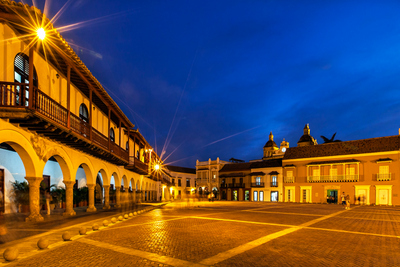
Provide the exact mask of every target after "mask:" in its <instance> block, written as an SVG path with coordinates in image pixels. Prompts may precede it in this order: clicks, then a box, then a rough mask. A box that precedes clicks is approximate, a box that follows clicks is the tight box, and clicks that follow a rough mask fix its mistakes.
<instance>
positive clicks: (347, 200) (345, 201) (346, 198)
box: [340, 192, 350, 210]
mask: <svg viewBox="0 0 400 267" xmlns="http://www.w3.org/2000/svg"><path fill="white" fill-rule="evenodd" d="M340 197H341V199H342V206H344V207H345V209H346V210H349V209H350V196H349V195H347V196H346V195H345V193H344V192H343V194H342V195H341V196H340Z"/></svg>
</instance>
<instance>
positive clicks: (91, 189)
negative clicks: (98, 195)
mask: <svg viewBox="0 0 400 267" xmlns="http://www.w3.org/2000/svg"><path fill="white" fill-rule="evenodd" d="M87 187H88V188H89V207H88V208H87V209H86V212H95V211H96V210H97V209H96V207H95V206H94V187H95V185H94V184H88V185H87Z"/></svg>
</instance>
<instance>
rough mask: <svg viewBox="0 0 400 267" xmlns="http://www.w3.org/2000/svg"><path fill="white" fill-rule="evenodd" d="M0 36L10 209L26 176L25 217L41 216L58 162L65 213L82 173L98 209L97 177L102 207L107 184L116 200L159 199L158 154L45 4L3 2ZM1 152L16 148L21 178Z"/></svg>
mask: <svg viewBox="0 0 400 267" xmlns="http://www.w3.org/2000/svg"><path fill="white" fill-rule="evenodd" d="M41 25H44V26H43V28H44V29H43V30H40V28H42V26H41ZM38 33H40V35H38ZM43 33H44V34H45V36H43ZM0 36H1V37H0V38H1V42H0V62H1V68H2V72H0V144H1V146H2V148H5V149H2V151H3V152H2V153H3V156H1V155H0V158H2V159H4V161H3V162H0V165H1V166H0V190H2V193H3V198H4V199H3V200H4V201H3V203H5V206H4V211H6V212H12V211H13V209H12V207H11V206H12V201H11V199H12V197H13V196H12V190H11V186H10V184H11V182H13V181H17V180H18V179H20V181H21V179H22V180H23V181H27V182H28V183H29V207H30V215H29V217H28V218H27V219H28V220H32V221H40V220H43V217H42V215H41V214H40V194H41V193H40V184H41V182H42V181H43V180H44V178H43V177H44V175H45V174H46V172H47V167H48V166H49V165H48V164H50V165H51V164H56V165H57V168H59V169H60V173H61V175H60V177H58V178H57V177H50V179H53V180H52V181H55V183H56V184H58V185H61V186H63V187H65V189H66V208H65V214H66V215H74V214H75V212H74V210H73V186H74V184H75V183H76V181H77V176H78V173H81V174H82V177H83V178H84V179H85V184H86V186H87V187H88V190H89V203H88V208H87V211H96V208H95V206H94V204H95V203H94V195H95V188H96V184H97V181H99V180H100V181H101V190H104V196H103V198H104V200H103V204H104V208H105V209H108V208H110V201H109V199H110V196H109V194H110V193H111V192H112V191H111V190H110V186H111V189H112V190H114V193H115V200H116V206H117V207H118V206H121V205H126V203H128V202H131V203H132V202H141V201H153V200H156V199H157V198H158V197H159V195H160V192H161V191H160V190H159V187H160V180H159V176H158V175H156V174H155V173H154V172H153V167H154V165H155V164H158V163H160V162H159V161H160V160H159V158H158V156H157V155H156V154H155V153H154V151H153V150H152V148H151V147H150V145H149V144H148V143H147V142H146V140H145V139H144V138H143V136H142V135H141V134H140V133H139V132H138V131H137V130H135V129H134V128H133V127H134V125H133V124H132V123H131V122H130V121H129V119H128V118H127V117H126V116H125V114H124V113H123V112H122V111H121V109H120V108H119V107H118V105H117V104H116V103H115V102H114V101H113V99H112V98H111V97H110V96H109V95H108V94H107V92H106V91H105V90H104V88H103V87H102V86H101V84H100V83H99V82H98V81H97V79H96V78H95V77H94V76H93V75H92V74H91V72H90V71H89V70H88V69H87V67H86V66H85V65H84V63H83V62H82V61H81V60H80V59H79V57H78V56H77V55H76V54H75V52H74V51H73V49H72V48H71V47H70V46H69V45H68V43H67V42H66V41H65V40H64V39H63V38H62V36H61V35H60V33H59V32H58V31H57V29H55V28H54V27H53V25H52V24H51V23H50V21H49V20H48V19H47V18H45V17H44V16H43V15H42V14H41V12H40V10H38V9H36V8H34V7H29V6H27V5H22V4H21V3H15V2H11V1H0ZM4 153H9V154H7V155H11V156H12V155H18V158H19V160H20V161H21V162H22V163H21V168H20V169H19V170H17V172H18V175H20V176H21V177H20V178H18V179H17V178H16V175H17V174H16V173H17V172H15V171H10V170H8V169H7V167H6V166H4V163H5V162H6V161H7V158H9V157H8V156H5V155H6V154H4ZM10 164H11V163H10ZM10 168H11V167H10ZM81 174H79V175H81ZM46 177H47V176H46ZM57 179H58V180H60V181H61V183H59V182H57V181H58V180H57ZM21 182H22V181H21ZM49 184H53V182H49ZM97 188H99V187H97ZM98 190H100V189H98Z"/></svg>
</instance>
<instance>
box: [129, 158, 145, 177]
mask: <svg viewBox="0 0 400 267" xmlns="http://www.w3.org/2000/svg"><path fill="white" fill-rule="evenodd" d="M129 166H132V167H133V168H135V169H138V170H139V171H141V172H142V173H143V174H148V172H149V165H148V164H146V163H144V162H141V161H140V160H138V159H137V158H136V157H134V156H130V157H129Z"/></svg>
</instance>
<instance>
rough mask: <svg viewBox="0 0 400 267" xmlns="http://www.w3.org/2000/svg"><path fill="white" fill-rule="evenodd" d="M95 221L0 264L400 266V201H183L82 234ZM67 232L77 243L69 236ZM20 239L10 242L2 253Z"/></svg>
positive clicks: (28, 240) (44, 234) (69, 229)
mask: <svg viewBox="0 0 400 267" xmlns="http://www.w3.org/2000/svg"><path fill="white" fill-rule="evenodd" d="M103 219H104V218H102V219H97V220H100V221H99V222H101V221H102V220H103ZM107 219H109V220H110V219H111V217H110V218H107ZM92 224H93V221H87V222H82V223H80V224H79V225H75V226H67V227H64V228H65V229H53V230H51V231H49V232H46V233H42V234H40V236H46V235H47V234H48V235H49V237H51V238H49V239H51V240H50V246H49V248H48V249H45V250H39V249H37V247H36V244H35V242H36V241H35V242H33V240H38V239H39V236H37V235H35V236H30V237H26V238H25V239H23V241H24V243H26V244H29V242H31V245H30V249H29V246H28V248H23V249H22V245H20V246H21V250H22V253H21V254H20V256H19V258H18V259H17V260H16V261H14V262H6V261H5V260H4V259H1V261H0V262H1V263H0V265H1V266H400V239H399V238H400V208H398V207H383V206H381V207H378V206H377V207H369V206H355V207H352V208H351V209H350V210H345V209H344V208H342V206H340V205H334V204H332V205H329V204H296V203H293V204H292V203H257V202H251V203H248V202H247V203H246V202H211V203H209V202H190V203H187V202H175V203H170V204H167V205H165V206H162V207H152V208H151V209H148V210H147V211H146V212H144V213H142V214H140V215H137V216H134V217H132V218H130V219H127V220H123V221H121V222H118V223H115V224H110V225H109V226H108V227H101V228H100V230H99V231H95V232H93V231H89V232H88V234H86V235H79V234H78V229H79V228H80V227H82V226H85V227H87V228H90V227H91V225H92ZM66 230H68V231H70V232H71V233H72V234H73V235H74V236H73V238H72V241H66V242H64V241H62V239H61V233H62V232H63V231H66ZM88 230H89V229H88ZM57 231H59V232H58V233H57V234H56V232H57ZM50 234H51V235H50ZM15 242H17V241H13V242H10V243H5V244H2V245H1V246H0V252H1V253H3V251H4V250H5V249H6V248H7V247H8V246H10V245H14V246H15V245H17V244H18V243H15ZM20 243H21V242H20ZM26 246H27V245H25V247H26Z"/></svg>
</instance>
